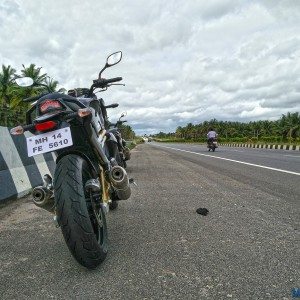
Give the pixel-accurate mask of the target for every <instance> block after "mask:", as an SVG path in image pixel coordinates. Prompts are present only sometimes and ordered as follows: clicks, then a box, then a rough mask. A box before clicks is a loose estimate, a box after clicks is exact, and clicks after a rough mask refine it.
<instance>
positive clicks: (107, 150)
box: [11, 51, 131, 269]
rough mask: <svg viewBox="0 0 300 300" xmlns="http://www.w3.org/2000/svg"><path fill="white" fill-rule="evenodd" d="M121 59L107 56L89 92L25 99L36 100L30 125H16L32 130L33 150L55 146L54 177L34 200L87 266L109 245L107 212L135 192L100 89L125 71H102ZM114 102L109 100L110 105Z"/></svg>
mask: <svg viewBox="0 0 300 300" xmlns="http://www.w3.org/2000/svg"><path fill="white" fill-rule="evenodd" d="M121 59H122V52H121V51H119V52H115V53H113V54H111V55H109V56H108V58H107V61H106V64H105V66H104V67H103V69H102V70H101V71H100V73H99V76H98V78H97V79H96V80H94V81H93V84H92V85H91V87H90V88H89V90H88V97H85V98H78V97H72V96H70V95H66V94H62V93H47V94H42V95H39V96H35V97H30V98H27V99H24V101H25V102H34V101H35V102H34V103H33V105H32V107H31V108H30V109H29V110H28V112H27V113H26V123H27V124H26V125H25V126H17V127H15V128H13V129H11V134H13V135H19V134H22V133H24V132H25V131H30V132H31V133H32V134H33V135H32V136H30V137H28V138H27V139H26V140H27V150H28V156H33V155H37V154H42V153H46V152H55V154H56V156H57V158H56V169H55V173H54V178H53V181H52V178H51V176H50V175H49V174H45V176H44V181H45V183H44V185H43V186H38V187H35V188H34V189H33V192H32V194H33V201H34V203H35V204H36V205H37V206H39V207H42V208H44V209H47V210H48V211H50V212H52V213H54V214H55V219H56V220H57V222H58V226H60V228H61V230H62V233H63V236H64V239H65V242H66V244H67V246H68V248H69V250H70V252H71V253H72V255H73V256H74V258H75V259H76V260H77V261H78V262H79V263H80V264H81V265H83V266H85V267H87V268H89V269H93V268H96V267H97V266H98V265H99V264H100V263H101V262H102V261H103V260H104V259H105V257H106V255H107V250H108V240H107V224H106V218H105V214H106V213H107V212H108V210H109V205H111V204H112V203H113V201H116V200H126V199H128V198H129V197H130V195H131V189H130V183H129V179H128V176H127V173H126V171H125V169H124V168H123V167H121V166H119V165H118V163H117V159H118V157H117V156H118V154H119V149H118V142H117V140H116V138H115V136H114V134H112V133H110V132H108V131H106V129H105V121H104V116H103V109H106V108H107V107H103V103H102V102H101V101H100V100H99V99H97V98H96V97H95V93H94V92H95V90H96V89H100V90H101V91H103V90H106V89H107V88H108V87H110V86H112V85H114V82H119V81H121V80H122V77H117V78H111V79H104V78H102V77H101V74H102V72H103V71H104V70H105V69H106V68H108V67H111V66H113V65H115V64H117V63H119V62H120V61H121ZM16 82H17V84H18V85H20V86H31V85H32V86H35V85H37V84H36V83H34V82H33V80H32V79H31V78H28V77H24V78H19V79H16ZM108 107H109V106H108Z"/></svg>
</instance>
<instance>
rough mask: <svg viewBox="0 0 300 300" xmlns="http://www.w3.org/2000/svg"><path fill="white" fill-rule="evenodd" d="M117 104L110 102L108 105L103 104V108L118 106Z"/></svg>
mask: <svg viewBox="0 0 300 300" xmlns="http://www.w3.org/2000/svg"><path fill="white" fill-rule="evenodd" d="M118 106H119V104H118V103H112V104H110V105H105V108H116V107H118Z"/></svg>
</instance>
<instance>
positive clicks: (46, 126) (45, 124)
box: [34, 121, 57, 131]
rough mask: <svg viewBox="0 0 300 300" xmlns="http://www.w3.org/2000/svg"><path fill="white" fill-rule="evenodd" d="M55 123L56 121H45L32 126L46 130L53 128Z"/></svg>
mask: <svg viewBox="0 0 300 300" xmlns="http://www.w3.org/2000/svg"><path fill="white" fill-rule="evenodd" d="M56 125H57V123H55V122H54V121H47V122H43V123H38V124H35V126H34V127H35V129H36V130H38V131H46V130H49V129H52V128H54V127H55V126H56Z"/></svg>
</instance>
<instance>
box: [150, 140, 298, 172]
mask: <svg viewBox="0 0 300 300" xmlns="http://www.w3.org/2000/svg"><path fill="white" fill-rule="evenodd" d="M154 146H157V147H162V148H167V149H172V150H176V151H182V152H186V153H192V154H196V155H200V156H206V157H212V158H217V159H221V160H227V161H232V162H235V163H239V164H243V165H247V166H253V167H258V168H262V169H267V170H273V171H277V172H282V173H287V174H292V175H298V176H300V173H297V172H292V171H287V170H282V169H277V168H272V167H267V166H262V165H257V164H251V163H248V162H244V161H240V160H234V159H229V158H224V157H219V156H214V155H209V154H202V153H197V152H193V151H188V150H182V149H177V148H172V147H166V146H161V145H154Z"/></svg>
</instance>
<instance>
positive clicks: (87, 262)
mask: <svg viewBox="0 0 300 300" xmlns="http://www.w3.org/2000/svg"><path fill="white" fill-rule="evenodd" d="M91 178H92V175H91V173H90V171H89V167H88V164H87V162H86V161H85V160H84V159H82V158H81V157H80V156H77V155H73V154H70V155H66V156H64V157H63V158H62V159H61V160H60V161H59V162H58V164H57V166H56V170H55V175H54V196H55V204H56V213H57V216H58V222H59V225H60V227H61V230H62V233H63V236H64V239H65V241H66V244H67V246H68V248H69V250H70V252H71V253H72V255H73V256H74V258H75V259H76V260H77V261H78V263H80V264H81V265H83V266H85V267H86V268H89V269H94V268H96V267H97V266H98V265H99V264H100V263H101V262H102V261H103V260H104V259H105V257H106V254H107V226H106V219H105V213H104V211H103V209H102V208H101V207H99V206H98V208H97V209H96V211H95V209H94V208H93V206H92V203H91V199H90V197H89V195H88V194H87V193H86V192H85V188H84V186H85V183H86V181H87V180H88V179H91Z"/></svg>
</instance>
